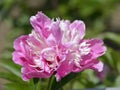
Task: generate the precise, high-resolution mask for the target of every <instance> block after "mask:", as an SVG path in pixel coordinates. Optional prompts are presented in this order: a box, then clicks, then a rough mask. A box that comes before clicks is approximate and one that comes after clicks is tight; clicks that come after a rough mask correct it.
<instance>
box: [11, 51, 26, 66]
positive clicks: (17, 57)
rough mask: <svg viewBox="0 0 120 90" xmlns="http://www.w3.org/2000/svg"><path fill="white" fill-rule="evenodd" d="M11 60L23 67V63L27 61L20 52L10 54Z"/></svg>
mask: <svg viewBox="0 0 120 90" xmlns="http://www.w3.org/2000/svg"><path fill="white" fill-rule="evenodd" d="M12 56H13V58H12V60H13V61H14V62H15V63H16V64H19V65H22V66H23V65H24V64H25V62H26V61H27V60H26V58H25V55H24V54H23V53H22V52H17V51H14V52H13V53H12Z"/></svg>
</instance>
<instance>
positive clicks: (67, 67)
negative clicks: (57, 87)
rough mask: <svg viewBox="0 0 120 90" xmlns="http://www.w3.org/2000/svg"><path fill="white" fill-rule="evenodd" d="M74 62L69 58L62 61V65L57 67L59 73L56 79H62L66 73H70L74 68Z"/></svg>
mask: <svg viewBox="0 0 120 90" xmlns="http://www.w3.org/2000/svg"><path fill="white" fill-rule="evenodd" d="M73 65H74V64H73V63H72V62H70V63H69V61H68V60H65V61H63V62H62V63H61V65H60V66H59V68H58V69H57V73H56V75H55V76H56V80H57V81H60V80H61V78H63V77H65V76H66V75H68V74H69V73H71V71H72V68H73Z"/></svg>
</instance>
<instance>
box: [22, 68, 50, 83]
mask: <svg viewBox="0 0 120 90" xmlns="http://www.w3.org/2000/svg"><path fill="white" fill-rule="evenodd" d="M21 72H22V78H23V80H25V81H28V80H29V79H31V78H49V77H50V76H51V75H52V73H45V72H37V71H35V70H30V69H28V68H26V67H23V68H22V70H21Z"/></svg>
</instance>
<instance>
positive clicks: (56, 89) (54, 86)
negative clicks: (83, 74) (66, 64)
mask: <svg viewBox="0 0 120 90" xmlns="http://www.w3.org/2000/svg"><path fill="white" fill-rule="evenodd" d="M77 75H78V73H71V74H69V75H67V76H66V77H64V78H62V79H61V81H59V82H57V81H56V79H55V78H54V80H53V82H52V85H51V89H50V90H59V89H61V88H62V87H63V86H64V85H65V84H67V83H68V82H69V81H70V80H72V79H74V78H76V76H77Z"/></svg>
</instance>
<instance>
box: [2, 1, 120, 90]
mask: <svg viewBox="0 0 120 90" xmlns="http://www.w3.org/2000/svg"><path fill="white" fill-rule="evenodd" d="M29 1H32V0H26V1H25V0H24V1H23V0H1V1H0V21H2V22H4V21H5V22H7V23H9V24H10V25H11V26H12V29H11V30H10V32H9V33H8V36H7V38H8V40H7V42H8V43H7V47H6V48H5V49H4V52H3V53H2V54H1V57H0V59H1V60H0V68H3V69H4V71H0V78H3V79H6V80H7V81H8V82H7V83H6V84H5V88H6V90H21V89H22V90H42V89H43V90H45V88H46V86H47V83H48V79H47V80H45V79H40V80H39V81H35V80H32V79H31V80H30V81H29V82H25V81H23V80H22V79H21V71H20V68H21V67H20V66H18V65H16V64H14V63H13V61H12V57H11V53H12V52H13V47H12V43H13V40H14V39H15V38H16V37H18V36H19V35H21V34H28V33H30V31H31V29H32V28H31V26H30V23H29V18H30V16H32V15H35V14H36V12H37V11H40V10H42V11H43V12H44V13H46V14H47V15H48V16H50V17H61V18H64V19H70V20H71V21H72V20H75V19H82V20H83V21H85V23H86V27H87V32H86V34H87V35H86V38H91V37H98V38H102V39H103V40H104V41H105V44H106V46H107V48H108V50H107V52H106V54H105V55H104V56H103V57H101V58H100V60H102V61H103V62H104V63H105V69H104V71H103V72H102V73H95V72H93V71H91V70H86V71H83V72H81V73H79V74H70V75H69V77H65V78H64V80H62V81H61V82H58V83H56V81H55V80H54V77H53V78H52V81H51V82H52V87H51V90H58V89H59V85H61V86H63V85H65V86H64V87H63V88H61V89H60V90H69V89H78V88H104V87H108V86H109V87H116V86H119V85H120V57H119V54H120V35H119V33H115V32H111V31H109V30H108V29H109V28H108V26H109V23H107V24H106V21H107V20H108V19H109V18H110V14H111V12H112V11H114V9H115V8H116V5H117V3H119V0H56V1H55V0H43V1H44V2H42V0H40V1H41V2H39V3H42V4H40V6H39V5H38V6H37V5H36V6H35V5H32V6H31V3H29ZM68 78H69V79H71V81H69V82H68ZM35 82H36V84H35V85H34V83H35Z"/></svg>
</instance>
